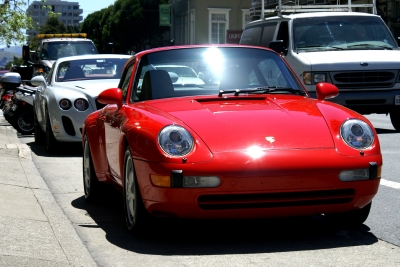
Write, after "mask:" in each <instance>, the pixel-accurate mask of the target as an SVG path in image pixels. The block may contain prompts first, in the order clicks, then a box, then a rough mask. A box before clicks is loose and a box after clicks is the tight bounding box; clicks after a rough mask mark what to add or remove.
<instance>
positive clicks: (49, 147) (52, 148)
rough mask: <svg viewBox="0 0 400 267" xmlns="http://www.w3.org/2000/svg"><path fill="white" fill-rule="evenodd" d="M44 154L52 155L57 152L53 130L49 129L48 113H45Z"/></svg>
mask: <svg viewBox="0 0 400 267" xmlns="http://www.w3.org/2000/svg"><path fill="white" fill-rule="evenodd" d="M45 145H46V152H47V153H49V154H53V153H54V152H56V150H57V146H58V142H57V140H56V138H55V137H54V134H53V130H52V129H51V124H50V118H49V113H47V112H46V142H45Z"/></svg>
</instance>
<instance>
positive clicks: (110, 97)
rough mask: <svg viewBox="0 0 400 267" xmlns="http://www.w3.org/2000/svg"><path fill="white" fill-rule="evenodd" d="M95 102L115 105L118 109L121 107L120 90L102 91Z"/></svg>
mask: <svg viewBox="0 0 400 267" xmlns="http://www.w3.org/2000/svg"><path fill="white" fill-rule="evenodd" d="M97 101H99V102H100V103H102V104H105V105H108V104H117V106H118V109H120V108H121V107H122V90H121V89H119V88H110V89H107V90H104V91H103V92H101V93H100V94H99V96H98V97H97Z"/></svg>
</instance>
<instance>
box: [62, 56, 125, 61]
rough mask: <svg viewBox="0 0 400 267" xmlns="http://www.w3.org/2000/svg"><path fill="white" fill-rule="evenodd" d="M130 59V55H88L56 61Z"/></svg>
mask: <svg viewBox="0 0 400 267" xmlns="http://www.w3.org/2000/svg"><path fill="white" fill-rule="evenodd" d="M131 57H132V56H131V55H124V54H90V55H79V56H71V57H62V58H59V59H57V61H58V62H63V61H73V60H81V59H96V58H98V59H103V58H131Z"/></svg>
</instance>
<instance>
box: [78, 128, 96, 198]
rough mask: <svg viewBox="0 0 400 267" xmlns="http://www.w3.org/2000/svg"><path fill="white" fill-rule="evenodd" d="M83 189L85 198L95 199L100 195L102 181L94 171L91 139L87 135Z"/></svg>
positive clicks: (84, 150) (83, 155)
mask: <svg viewBox="0 0 400 267" xmlns="http://www.w3.org/2000/svg"><path fill="white" fill-rule="evenodd" d="M82 158H83V162H82V167H83V189H84V191H85V199H86V200H87V201H93V200H95V199H97V198H98V197H99V195H100V190H99V187H100V182H99V180H98V179H97V176H96V172H95V171H94V166H93V160H92V154H91V152H90V147H89V141H88V138H87V135H85V137H84V141H83V154H82Z"/></svg>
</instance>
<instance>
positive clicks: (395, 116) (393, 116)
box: [390, 106, 400, 132]
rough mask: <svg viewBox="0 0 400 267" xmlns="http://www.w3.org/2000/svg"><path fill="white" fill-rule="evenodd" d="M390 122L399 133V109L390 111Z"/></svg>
mask: <svg viewBox="0 0 400 267" xmlns="http://www.w3.org/2000/svg"><path fill="white" fill-rule="evenodd" d="M390 121H391V122H392V125H393V127H394V128H395V129H396V131H398V132H399V131H400V107H397V106H396V107H395V108H393V109H392V110H391V111H390Z"/></svg>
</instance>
